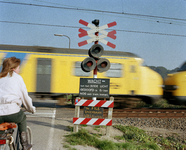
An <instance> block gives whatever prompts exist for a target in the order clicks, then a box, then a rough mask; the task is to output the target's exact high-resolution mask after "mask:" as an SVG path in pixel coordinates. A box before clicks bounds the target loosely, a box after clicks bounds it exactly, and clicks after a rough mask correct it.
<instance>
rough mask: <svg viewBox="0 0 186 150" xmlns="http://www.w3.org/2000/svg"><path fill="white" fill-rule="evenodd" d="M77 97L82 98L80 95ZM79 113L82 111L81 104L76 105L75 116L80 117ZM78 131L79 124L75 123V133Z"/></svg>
mask: <svg viewBox="0 0 186 150" xmlns="http://www.w3.org/2000/svg"><path fill="white" fill-rule="evenodd" d="M76 99H80V97H76ZM79 113H80V106H75V116H74V117H77V118H79ZM76 132H78V124H74V133H76Z"/></svg>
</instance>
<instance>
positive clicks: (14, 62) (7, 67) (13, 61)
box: [0, 57, 21, 78]
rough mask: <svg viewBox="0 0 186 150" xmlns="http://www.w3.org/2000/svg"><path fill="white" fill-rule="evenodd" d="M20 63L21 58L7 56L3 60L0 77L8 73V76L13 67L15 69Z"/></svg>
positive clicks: (11, 72)
mask: <svg viewBox="0 0 186 150" xmlns="http://www.w3.org/2000/svg"><path fill="white" fill-rule="evenodd" d="M20 63H21V60H20V59H18V58H16V57H9V58H6V59H5V60H4V61H3V68H2V71H1V72H0V78H2V77H6V76H7V74H8V73H9V74H10V76H12V74H13V69H16V68H17V67H18V66H19V65H20Z"/></svg>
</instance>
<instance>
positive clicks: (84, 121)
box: [73, 118, 112, 126]
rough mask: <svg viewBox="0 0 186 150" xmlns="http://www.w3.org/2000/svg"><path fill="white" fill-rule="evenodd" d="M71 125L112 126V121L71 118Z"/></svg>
mask: <svg viewBox="0 0 186 150" xmlns="http://www.w3.org/2000/svg"><path fill="white" fill-rule="evenodd" d="M73 124H83V125H99V126H101V125H104V126H112V119H102V118H101V119H100V118H99V119H98V118H73Z"/></svg>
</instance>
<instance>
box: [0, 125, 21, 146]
mask: <svg viewBox="0 0 186 150" xmlns="http://www.w3.org/2000/svg"><path fill="white" fill-rule="evenodd" d="M16 127H17V126H16V124H15V123H2V124H0V130H1V131H4V133H3V134H2V135H1V137H0V150H6V149H5V148H7V147H9V149H10V150H19V144H18V143H19V141H18V140H17V139H19V138H18V130H17V133H16V143H15V141H14V137H13V134H14V133H15V132H14V129H13V128H16Z"/></svg>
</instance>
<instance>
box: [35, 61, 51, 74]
mask: <svg viewBox="0 0 186 150" xmlns="http://www.w3.org/2000/svg"><path fill="white" fill-rule="evenodd" d="M37 74H51V59H46V58H38V60H37Z"/></svg>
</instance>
